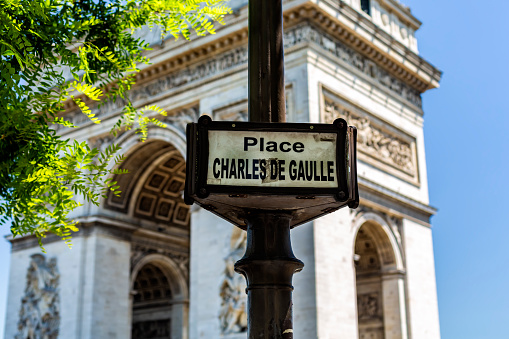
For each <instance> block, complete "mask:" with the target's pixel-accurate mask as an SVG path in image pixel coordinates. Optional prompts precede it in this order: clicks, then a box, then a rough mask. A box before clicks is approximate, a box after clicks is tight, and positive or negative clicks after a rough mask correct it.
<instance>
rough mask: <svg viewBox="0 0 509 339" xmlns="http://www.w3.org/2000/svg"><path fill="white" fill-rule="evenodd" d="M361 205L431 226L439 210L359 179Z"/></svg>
mask: <svg viewBox="0 0 509 339" xmlns="http://www.w3.org/2000/svg"><path fill="white" fill-rule="evenodd" d="M359 191H360V196H361V204H362V205H366V206H370V207H375V208H377V209H379V210H381V211H383V212H384V213H387V214H388V215H392V216H396V217H398V218H407V219H410V220H413V221H416V222H418V223H420V224H423V225H426V226H429V219H430V217H431V216H433V215H434V214H436V212H437V209H436V208H434V207H432V206H430V205H428V204H425V203H422V202H420V201H417V200H414V199H412V198H409V197H407V196H405V195H402V194H401V193H398V192H395V191H392V190H390V189H388V188H386V187H383V186H381V185H379V184H377V183H374V182H372V181H370V180H367V179H364V178H362V177H359Z"/></svg>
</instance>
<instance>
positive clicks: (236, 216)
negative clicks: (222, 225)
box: [184, 116, 359, 228]
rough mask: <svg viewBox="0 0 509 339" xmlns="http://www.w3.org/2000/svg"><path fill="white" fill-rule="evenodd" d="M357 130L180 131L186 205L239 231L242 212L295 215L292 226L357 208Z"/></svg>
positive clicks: (236, 125) (213, 126)
mask: <svg viewBox="0 0 509 339" xmlns="http://www.w3.org/2000/svg"><path fill="white" fill-rule="evenodd" d="M355 141H356V130H355V128H354V127H348V126H347V123H346V121H345V120H343V119H337V120H335V121H334V123H332V124H296V123H253V122H231V121H230V122H228V121H212V119H211V118H210V117H208V116H202V117H201V118H200V119H199V121H198V123H191V124H188V127H187V142H188V145H187V149H188V152H187V176H186V188H185V194H184V197H185V201H186V203H188V204H192V203H194V202H196V203H197V204H198V205H200V206H202V207H204V208H206V209H208V210H210V211H211V212H213V213H215V214H217V215H219V216H221V217H223V218H225V219H227V220H228V221H230V222H232V223H234V224H236V225H237V226H239V227H242V228H244V227H245V222H244V221H243V215H244V214H245V213H246V210H250V209H251V210H257V209H264V210H284V211H291V212H293V213H294V218H293V219H292V227H295V226H297V225H300V224H302V223H304V222H307V221H310V220H312V219H314V218H317V217H319V216H321V215H323V214H326V213H330V212H333V211H335V210H337V209H339V208H341V207H344V206H350V207H352V208H355V207H357V205H358V201H359V197H358V191H357V181H356V178H357V174H356V156H355Z"/></svg>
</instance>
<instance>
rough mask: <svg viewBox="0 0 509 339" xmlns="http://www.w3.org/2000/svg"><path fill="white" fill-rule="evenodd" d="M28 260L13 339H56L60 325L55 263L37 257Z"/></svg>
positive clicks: (39, 255)
mask: <svg viewBox="0 0 509 339" xmlns="http://www.w3.org/2000/svg"><path fill="white" fill-rule="evenodd" d="M31 258H32V259H31V260H30V266H29V268H28V272H27V284H26V287H25V295H24V296H23V298H21V310H20V311H19V321H18V333H17V334H16V336H15V339H56V338H57V337H58V332H59V326H60V296H59V290H58V285H59V278H60V274H59V273H58V269H57V261H56V259H55V258H52V259H50V260H48V261H46V257H45V256H43V255H41V254H34V255H32V257H31Z"/></svg>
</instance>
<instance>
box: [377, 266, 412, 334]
mask: <svg viewBox="0 0 509 339" xmlns="http://www.w3.org/2000/svg"><path fill="white" fill-rule="evenodd" d="M382 291H383V293H382V298H383V312H384V328H385V339H407V338H408V330H407V318H406V304H405V281H404V272H402V271H398V270H394V271H390V272H385V273H383V275H382Z"/></svg>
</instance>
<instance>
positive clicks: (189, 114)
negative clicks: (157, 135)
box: [161, 105, 200, 135]
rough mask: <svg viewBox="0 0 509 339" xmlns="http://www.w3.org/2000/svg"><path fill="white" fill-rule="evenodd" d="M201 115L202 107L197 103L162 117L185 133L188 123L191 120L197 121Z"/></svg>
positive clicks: (165, 121)
mask: <svg viewBox="0 0 509 339" xmlns="http://www.w3.org/2000/svg"><path fill="white" fill-rule="evenodd" d="M199 117H200V107H199V106H198V105H196V106H192V107H187V108H183V109H179V110H175V111H172V112H169V113H168V116H166V117H164V118H163V119H161V121H162V122H164V123H167V124H168V125H172V126H174V127H175V128H177V129H178V130H179V131H180V132H181V133H183V134H184V135H185V134H186V126H187V124H188V123H190V122H197V121H198V118H199Z"/></svg>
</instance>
